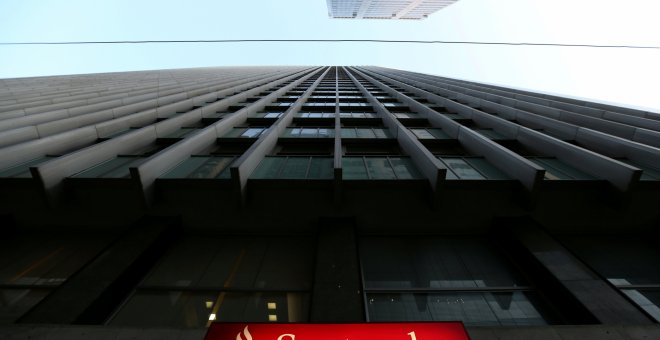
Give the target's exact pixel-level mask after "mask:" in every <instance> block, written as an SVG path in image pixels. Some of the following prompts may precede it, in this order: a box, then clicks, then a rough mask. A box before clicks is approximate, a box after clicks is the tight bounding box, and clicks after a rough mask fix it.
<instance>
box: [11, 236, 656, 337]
mask: <svg viewBox="0 0 660 340" xmlns="http://www.w3.org/2000/svg"><path fill="white" fill-rule="evenodd" d="M559 238H560V240H561V241H562V242H563V243H564V244H565V245H566V246H567V247H568V248H569V249H571V250H572V251H574V252H575V253H576V254H577V255H578V256H579V257H580V258H581V259H582V260H584V261H585V262H586V263H587V264H589V265H590V266H591V267H592V268H593V269H594V270H596V271H597V272H598V273H599V274H600V275H601V276H602V277H603V278H605V279H607V280H608V281H609V282H611V283H612V284H613V285H615V286H616V287H618V288H619V289H621V292H622V294H625V295H627V296H628V297H630V299H631V301H633V302H635V303H637V304H638V306H639V307H640V308H641V309H643V310H644V311H646V312H647V313H648V315H650V316H652V317H653V318H655V319H656V320H657V321H660V308H659V306H660V299H659V296H660V268H659V267H658V266H657V263H658V261H660V251H658V249H657V247H654V246H653V245H652V244H651V243H650V242H648V241H647V240H643V239H640V238H637V237H610V236H593V235H589V236H560V237H559ZM112 239H113V236H112V235H106V236H100V235H99V234H96V235H95V236H93V237H92V236H75V235H54V236H53V237H34V236H30V237H24V238H19V239H12V240H4V241H2V243H1V244H0V264H1V266H0V297H1V298H0V323H11V322H13V321H15V320H16V319H17V318H18V317H20V316H21V315H22V314H23V313H25V312H26V311H27V310H29V309H30V308H31V307H32V306H34V305H36V304H37V303H38V302H39V301H41V300H42V299H43V298H44V297H45V296H47V295H48V294H49V292H50V291H52V289H53V288H54V287H57V286H59V285H61V284H62V283H64V282H66V280H67V279H68V278H69V277H70V276H71V275H73V274H74V273H75V272H76V271H78V270H79V269H80V268H81V267H82V266H83V265H85V264H86V263H87V262H89V261H90V260H92V259H93V258H94V257H95V256H97V255H98V254H99V252H100V251H102V249H103V248H104V247H105V246H106V245H107V244H108V243H109V242H111V240H112ZM359 242H360V244H359V247H358V249H359V261H360V268H361V271H362V277H363V282H362V285H363V287H362V288H363V289H362V294H363V296H364V301H365V309H366V313H367V316H368V319H369V321H443V320H461V321H463V322H465V324H466V325H468V326H475V325H476V326H500V325H502V326H514V325H542V324H548V323H550V324H552V323H560V322H562V321H561V320H562V318H561V316H560V315H556V314H555V313H554V312H553V309H552V308H549V307H548V306H549V305H550V304H552V301H547V300H544V298H543V294H542V293H543V292H540V291H538V290H537V289H535V287H534V286H533V284H531V283H530V282H529V281H528V279H527V278H526V277H525V276H523V275H521V273H520V272H519V271H518V270H517V269H516V267H515V266H514V265H513V264H512V263H511V262H510V260H508V258H507V257H506V256H504V255H503V254H502V253H500V250H499V248H497V247H495V246H494V245H493V244H491V242H490V241H488V240H487V239H484V238H478V237H477V238H474V237H471V238H459V237H432V236H431V237H422V238H420V237H373V236H370V237H362V238H361V239H360V241H359ZM315 251H316V249H315V246H314V240H313V238H312V237H307V236H298V237H254V236H252V237H237V236H226V237H196V236H188V237H186V238H184V239H182V240H180V241H179V242H178V243H177V244H176V245H174V246H173V247H172V248H171V249H170V250H169V251H168V252H167V253H166V254H165V255H164V256H163V257H162V258H161V259H160V260H159V262H158V263H157V264H156V265H155V266H154V267H153V268H152V269H151V270H150V272H149V273H148V274H147V275H146V276H145V278H144V279H143V280H142V282H141V283H140V284H139V285H138V287H136V289H135V290H134V292H133V294H132V295H131V296H130V297H129V298H128V300H127V301H126V302H125V303H123V304H121V307H120V309H119V311H118V312H117V313H115V314H114V316H113V317H112V319H111V320H109V321H108V322H109V323H110V324H112V325H117V326H145V327H155V326H168V327H204V326H206V325H208V322H209V321H212V320H219V321H236V322H238V321H241V322H245V321H248V322H250V321H251V322H306V321H308V314H309V304H310V294H311V290H312V289H313V281H312V280H313V277H314V252H315ZM16 254H21V256H19V257H16Z"/></svg>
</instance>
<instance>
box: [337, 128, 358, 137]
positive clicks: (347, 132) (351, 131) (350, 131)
mask: <svg viewBox="0 0 660 340" xmlns="http://www.w3.org/2000/svg"><path fill="white" fill-rule="evenodd" d="M341 138H357V132H355V128H342V129H341Z"/></svg>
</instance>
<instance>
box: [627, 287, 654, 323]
mask: <svg viewBox="0 0 660 340" xmlns="http://www.w3.org/2000/svg"><path fill="white" fill-rule="evenodd" d="M623 292H624V293H625V294H626V295H627V296H628V297H629V298H630V299H631V300H633V301H634V302H635V303H636V304H637V305H639V306H640V307H641V308H642V309H644V310H645V311H646V312H647V313H648V314H649V315H651V316H652V317H653V318H654V319H655V321H657V322H660V290H655V291H653V290H651V291H640V290H636V289H624V290H623Z"/></svg>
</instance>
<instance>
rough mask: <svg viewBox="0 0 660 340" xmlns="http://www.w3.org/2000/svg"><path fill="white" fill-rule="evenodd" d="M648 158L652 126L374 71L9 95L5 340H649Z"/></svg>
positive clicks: (644, 115)
mask: <svg viewBox="0 0 660 340" xmlns="http://www.w3.org/2000/svg"><path fill="white" fill-rule="evenodd" d="M659 146H660V117H659V116H658V115H657V114H654V113H651V112H645V111H639V110H632V109H627V108H622V107H616V106H611V105H603V104H598V103H592V102H586V101H582V100H574V99H568V98H564V97H559V96H550V95H544V94H539V93H534V92H529V91H520V90H515V89H510V88H504V87H498V86H492V85H486V84H480V83H475V82H468V81H461V80H456V79H450V78H443V77H438V76H432V75H427V74H420V73H415V72H408V71H402V70H394V69H387V68H381V67H340V66H322V67H321V66H319V67H217V68H215V67H213V68H198V69H180V70H161V71H145V72H122V73H105V74H91V75H74V76H57V77H38V78H19V79H2V80H0V339H5V338H8V339H44V338H47V339H49V340H60V339H61V340H65V339H66V340H83V339H161V338H166V339H179V340H183V339H185V340H201V339H203V337H204V332H205V330H206V327H207V326H208V325H209V324H210V323H211V322H213V321H230V322H240V323H248V322H263V323H270V322H297V323H310V322H311V323H333V322H334V323H363V322H388V321H395V322H405V321H449V320H456V321H461V322H463V323H464V325H465V326H466V327H467V331H468V332H469V334H470V335H471V336H472V339H510V338H516V339H528V338H532V337H533V338H534V339H569V338H583V339H601V338H604V336H602V334H624V333H625V334H631V335H630V336H626V335H625V334H624V335H620V336H614V335H613V336H612V337H611V338H616V339H626V340H629V339H658V332H659V331H660V327H659V326H658V322H659V321H660V265H659V264H660V249H659V247H658V240H660V238H659V237H658V230H659V222H660V210H659V209H658V206H659V203H658V198H659V197H660V149H659V148H658V147H659ZM81 325H87V326H81ZM89 325H94V326H93V327H90V326H89ZM566 325H574V327H566ZM520 326H525V327H520ZM484 327H487V328H484ZM163 328H166V329H167V330H163ZM484 329H485V330H484ZM525 332H527V333H525ZM626 332H627V333H626ZM119 333H121V334H119ZM165 334H170V336H169V337H164V335H165ZM576 334H579V335H576ZM609 338H610V337H608V339H609ZM298 339H300V340H305V338H303V337H300V338H298ZM307 339H309V338H307ZM351 339H353V338H351ZM402 339H403V338H402ZM425 339H428V338H422V337H420V338H418V340H425ZM255 340H270V339H269V338H259V337H255ZM273 340H275V339H273Z"/></svg>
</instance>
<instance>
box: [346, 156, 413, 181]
mask: <svg viewBox="0 0 660 340" xmlns="http://www.w3.org/2000/svg"><path fill="white" fill-rule="evenodd" d="M342 171H343V178H344V179H346V180H357V179H385V180H388V179H389V180H393V179H424V177H422V175H421V174H420V173H419V171H417V168H416V167H415V165H414V164H413V163H412V161H411V160H410V158H408V157H391V156H390V157H364V156H363V157H343V158H342Z"/></svg>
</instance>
